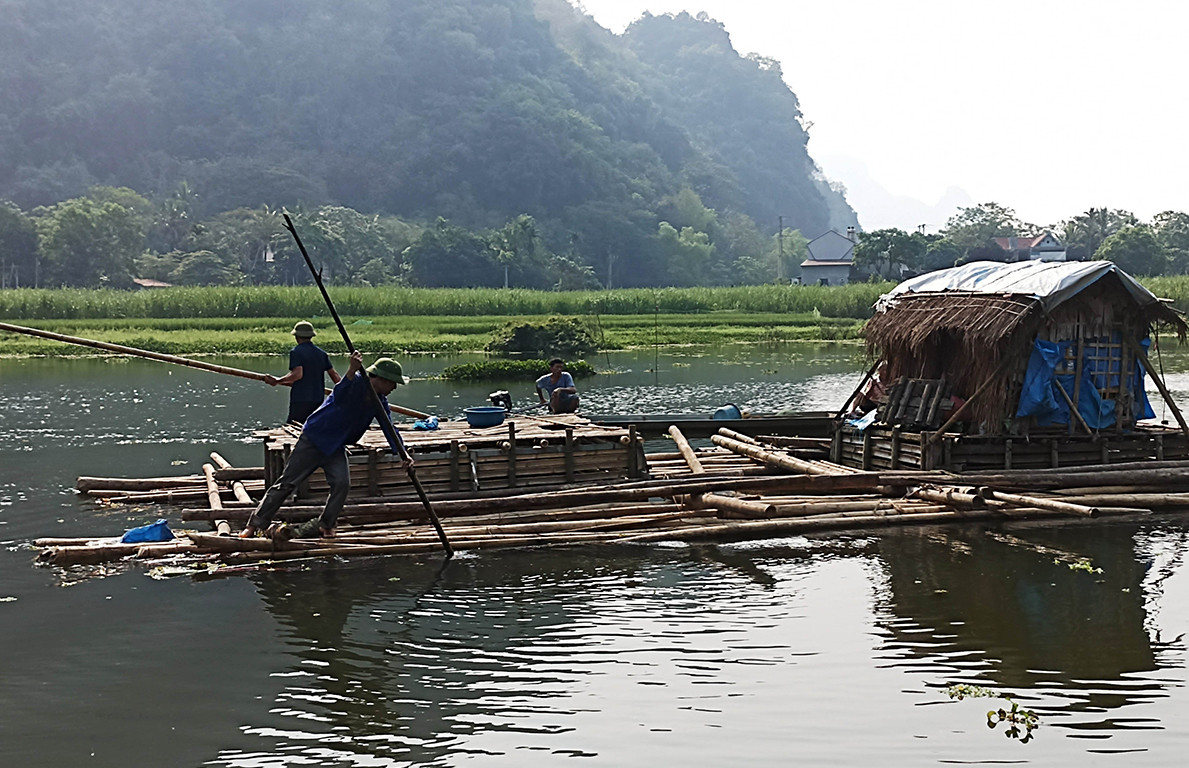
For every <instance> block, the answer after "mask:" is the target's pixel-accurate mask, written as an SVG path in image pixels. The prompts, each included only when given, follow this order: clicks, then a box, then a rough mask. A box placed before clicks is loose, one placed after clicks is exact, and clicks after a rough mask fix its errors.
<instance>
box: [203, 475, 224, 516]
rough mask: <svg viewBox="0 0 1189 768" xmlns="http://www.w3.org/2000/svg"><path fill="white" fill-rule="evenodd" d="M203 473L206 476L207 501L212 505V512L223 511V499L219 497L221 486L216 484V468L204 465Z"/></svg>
mask: <svg viewBox="0 0 1189 768" xmlns="http://www.w3.org/2000/svg"><path fill="white" fill-rule="evenodd" d="M202 473H203V474H204V475H206V499H207V501H208V502H209V503H210V507H211V511H213V512H221V511H223V499H222V497H221V496H220V495H219V484H218V483H216V482H215V468H214V466H212V465H210V464H203V465H202Z"/></svg>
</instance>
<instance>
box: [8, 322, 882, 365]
mask: <svg viewBox="0 0 1189 768" xmlns="http://www.w3.org/2000/svg"><path fill="white" fill-rule="evenodd" d="M543 319H544V316H525V317H509V316H507V315H490V316H485V317H469V316H467V317H442V316H430V317H426V316H417V317H408V316H396V317H368V318H357V317H352V316H344V317H343V322H344V324H345V325H346V326H347V331H348V333H350V335H351V340H352V341H353V342H354V343H355V346H356V347H358V348H359V349H361V350H363V351H364V352H365V353H367V354H398V353H409V352H466V351H476V350H482V349H483V347H484V346H485V345H486V344H487V342H488V341H489V340H490V338H491V334H492V331H494V330H495V329H496V328H499V327H500V326H502V325H504V324H505V323H507V322H509V320H522V321H532V320H537V321H539V320H543ZM582 319H583V320H584V321H585V322H586V323H587V325H588V327H589V328H590V329H591V332H592V334H593V335H594V337H595V338H596V339H598V340H600V347H601V348H603V349H626V348H630V347H639V346H651V345H653V344H660V345H664V346H669V345H676V344H721V343H733V342H777V341H812V340H820V339H854V338H858V333H859V328H860V327H861V324H862V321H860V320H856V319H846V318H824V317H820V316H817V315H813V314H801V315H788V314H778V313H767V312H763V313H749V312H710V313H705V314H698V315H677V314H661V315H610V316H608V315H602V316H600V317H599V318H598V320H597V321H596V320H595V319H594V318H593V317H590V316H587V317H583V318H582ZM310 320H311V321H312V322H313V323H314V327H315V328H316V329H318V336H317V338H316V339H315V340H316V341H317V343H318V345H319V346H321V347H323V348H324V349H326V350H327V351H328V352H331V353H335V354H343V353H345V352H346V347H345V345H344V344H343V341H342V339H341V338H340V336H339V334H338V331H337V329H336V328H335V327H334V323H333V321H331V320H330V319H329V318H325V317H322V318H319V317H311V318H310ZM6 322H7V321H6ZM13 324H16V325H27V326H30V327H34V328H38V329H41V330H46V331H52V332H54V333H60V334H65V335H68V336H79V337H82V338H86V339H95V340H98V341H105V342H109V343H112V344H121V345H124V346H128V347H136V348H138V349H147V350H151V351H154V352H165V353H168V354H174V355H202V354H280V353H283V352H285V351H287V350H288V349H289V348H290V347H292V346H293V337H292V336H290V335H289V331H290V329H292V327H293V320H292V319H291V318H287V317H286V318H238V317H233V318H196V319H185V320H180V319H157V318H150V319H130V318H129V319H100V320H38V321H35V322H24V323H21V322H15V321H14V322H13ZM90 354H103V352H102V351H101V350H96V349H92V348H90V347H81V346H76V345H70V344H64V343H62V342H57V341H50V340H48V339H41V338H37V337H33V336H27V335H23V334H17V333H6V332H3V331H0V355H5V356H22V357H24V356H33V355H90Z"/></svg>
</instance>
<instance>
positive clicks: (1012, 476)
mask: <svg viewBox="0 0 1189 768" xmlns="http://www.w3.org/2000/svg"><path fill="white" fill-rule="evenodd" d="M670 434H671V436H672V437H673V439H674V444H675V446H676V447H677V449H678V450H677V452H676V455H678V456H680V457H681V460H682V461H683V462H684V463H685V471H684V472H676V471H673V472H671V473H670V476H667V477H665V476H653V477H647V478H644V479H636V480H632V479H627V478H624V479H620V480H618V481H616V482H612V483H605V484H599V485H592V486H587V487H574V486H567V485H565V484H558V485H554V486H549V487H540V486H537V487H527V488H525V487H513V488H496V489H490V490H486V491H481V492H478V493H475V492H459V493H445V494H440V495H438V496H437V497H435V500H434V508H435V510H436V512H437V514H438V516H439V517H440V518H441V521H442V524H443V526H444V528H445V532H446V534H447V535H448V536H449V539H450V542H451V544H452V545H453V547H454V549H455V550H460V551H461V550H472V549H474V550H478V549H496V548H512V547H528V546H563V545H575V544H643V543H648V542H656V541H698V540H740V539H759V538H771V537H783V536H789V535H794V534H801V533H809V532H823V531H831V530H843V529H848V528H875V527H881V526H885V525H922V524H937V523H946V522H973V521H994V520H1005V519H1006V520H1011V519H1022V518H1061V517H1067V518H1069V517H1072V518H1090V517H1095V516H1099V515H1121V514H1147V513H1149V511H1150V510H1153V509H1160V510H1189V493H1182V492H1180V489H1181V488H1183V487H1185V485H1186V482H1187V481H1189V461H1168V462H1141V463H1137V465H1134V466H1133V465H1120V464H1112V465H1106V466H1085V467H1077V468H1069V469H1059V470H1046V469H1041V470H1013V471H1003V472H996V473H984V474H977V475H974V474H968V475H954V474H950V473H946V472H938V471H884V472H865V471H860V470H856V469H854V468H851V467H843V466H840V465H837V464H833V463H831V462H829V461H824V460H821V459H817V458H804V457H800V456H796V455H794V453H793V452H792V451H791V450H785V449H783V448H781V447H777V446H773V445H769V444H766V443H764V442H763V441H761V440H758V439H755V438H750V437H747V436H745V435H740V434H738V433H733V432H730V430H720V434H719V435H717V436H715V437H714V439H713V442H714V444H715V445H714V447H713V448H704V449H694V448H693V447H691V446H690V444H689V442H688V441H687V440H685V438H684V436H683V435H682V434H681V433H680V431H679V430H677V429H675V428H674V429H671V430H670ZM803 447H804V446H796V447H795V448H797V449H799V448H803ZM671 455H672V454H664V456H665V457H666V458H664V459H663V461H664V462H668V463H671V462H672V459H671V458H668V457H669V456H671ZM728 455H730V456H733V457H735V458H734V459H732V460H730V461H727V460H726V459H727V457H728ZM745 469H747V470H750V471H747V472H745V471H743V470H745ZM757 470H758V471H759V472H760V474H755V471H757ZM215 472H216V470H215V469H214V467H213V466H212V467H211V468H210V470H209V471H208V472H205V473H204V474H205V475H206V476H208V477H209V478H210V480H211V482H214V478H215ZM319 510H320V506H319V505H317V504H302V503H298V504H293V505H289V506H286V507H285V508H283V509H282V512H281V515H280V517H281V518H283V519H286V520H289V521H292V522H296V521H300V520H308V519H313V518H314V517H316V516H317V514H318V512H319ZM249 512H250V507H249V506H248V505H246V504H243V503H242V502H223V501H222V499H221V497H220V495H219V494H218V493H214V492H213V491H212V494H211V497H210V504H208V506H207V507H205V508H198V507H196V508H191V509H186V510H184V511H183V518H184V519H185V520H188V521H191V522H198V521H209V522H210V523H216V522H217V521H226V523H225V524H224V525H222V526H221V528H222V530H223V531H224V532H225V533H226V532H229V531H231V530H234V529H235V528H238V527H239V526H240V525H241V524H242V521H243V520H244V519H246V517H247V515H248V514H249ZM36 544H37V545H38V546H40V547H43V548H44V549H43V551H42V552H41V554H40V556H39V559H41V560H42V561H43V562H47V563H52V564H55V565H72V564H91V563H98V562H105V561H110V560H117V559H122V558H129V559H132V560H136V561H139V562H142V563H148V564H171V565H175V566H176V565H184V566H188V567H190V568H198V569H202V568H210V567H221V565H223V564H231V565H236V564H239V565H251V564H254V563H255V564H258V563H265V562H280V561H292V560H295V559H296V560H300V559H307V558H317V557H331V556H333V557H356V556H358V557H363V556H379V555H394V554H414V555H415V554H429V553H435V552H440V551H441V545H440V543H439V541H438V538H437V536H436V535H435V533H434V531H433V530H432V529H431V528H430V527H429V526H428V525H427V524H426V521H425V519H424V510H423V508H422V506H421V505H420V504H419V503H418V502H417V501H415V500H402V499H400V498H391V499H380V500H376V501H370V502H362V503H360V502H355V503H350V504H348V506H347V507H346V508H345V509H344V511H343V514H342V517H341V518H340V527H339V535H338V536H336V537H335V538H333V539H300V538H295V539H291V540H270V539H263V538H258V539H246V540H245V539H238V538H233V537H231V536H227V535H219V534H218V533H212V532H197V531H186V532H181V533H179V536H178V538H177V539H176V540H175V541H172V542H164V543H159V544H142V545H126V544H120V543H118V540H117V539H42V540H39V541H37V542H36Z"/></svg>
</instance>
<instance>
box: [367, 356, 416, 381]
mask: <svg viewBox="0 0 1189 768" xmlns="http://www.w3.org/2000/svg"><path fill="white" fill-rule="evenodd" d="M366 370H367V372H368V373H369V374H370V375H372V376H379V377H380V378H381V379H388V380H389V381H394V382H396V383H397V384H408V383H409V377H408V376H405V375H404V372H403V371H402V370H401V368H400V363H398V362H396V361H395V360H393V359H392V358H391V357H381V358H380V359H379V360H377V361H376V362H374V363H372V364H371V365H369V366H368V367H367V368H366Z"/></svg>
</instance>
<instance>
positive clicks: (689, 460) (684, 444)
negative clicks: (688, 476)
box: [669, 424, 706, 475]
mask: <svg viewBox="0 0 1189 768" xmlns="http://www.w3.org/2000/svg"><path fill="white" fill-rule="evenodd" d="M669 437H672V438H673V442H674V443H676V444H677V450H678V452H679V453H680V454H681V458H683V459H685V463H686V464H687V465H689V470H690V472H692V473H694V474H695V475H704V474H706V468H705V467H703V466H702V462H701V461H699V460H698V455H697V454H696V453H694V449H693V448H692V447H690V444H689V441H688V440H686V439H685V435H684V434H682V433H681V430H680V429H679V428H678V427H677V425H676V424H673V425H671V426H670V427H669Z"/></svg>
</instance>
